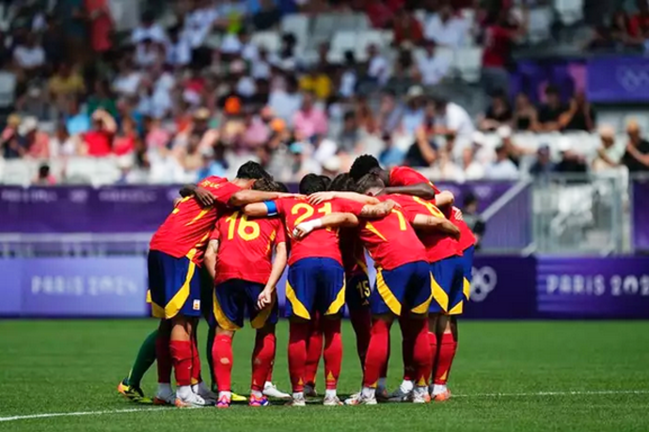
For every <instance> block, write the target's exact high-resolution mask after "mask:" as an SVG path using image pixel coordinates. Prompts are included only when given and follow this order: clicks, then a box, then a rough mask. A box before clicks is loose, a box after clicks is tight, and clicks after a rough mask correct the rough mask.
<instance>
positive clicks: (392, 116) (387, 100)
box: [377, 91, 403, 134]
mask: <svg viewBox="0 0 649 432" xmlns="http://www.w3.org/2000/svg"><path fill="white" fill-rule="evenodd" d="M402 114H403V107H402V106H401V104H400V103H398V101H397V98H396V96H395V94H394V93H393V92H391V91H386V92H384V93H383V95H382V96H381V103H380V106H379V113H378V116H377V123H378V124H377V126H378V128H379V130H381V131H382V132H383V133H388V134H391V133H392V132H394V131H396V130H397V128H398V127H399V125H400V124H401V116H402Z"/></svg>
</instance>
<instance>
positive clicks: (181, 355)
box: [169, 340, 192, 386]
mask: <svg viewBox="0 0 649 432" xmlns="http://www.w3.org/2000/svg"><path fill="white" fill-rule="evenodd" d="M169 348H170V351H171V361H172V363H173V365H174V372H175V375H176V383H177V384H178V385H179V386H188V385H191V383H192V343H191V342H190V341H178V340H172V341H171V342H169Z"/></svg>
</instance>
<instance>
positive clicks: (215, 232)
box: [210, 225, 221, 241]
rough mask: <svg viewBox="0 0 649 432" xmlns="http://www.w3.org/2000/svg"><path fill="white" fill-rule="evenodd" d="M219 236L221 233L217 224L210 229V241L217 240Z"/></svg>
mask: <svg viewBox="0 0 649 432" xmlns="http://www.w3.org/2000/svg"><path fill="white" fill-rule="evenodd" d="M220 238H221V233H220V232H219V227H218V225H217V226H215V227H214V229H212V232H211V233H210V241H212V240H219V239H220Z"/></svg>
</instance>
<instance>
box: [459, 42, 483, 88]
mask: <svg viewBox="0 0 649 432" xmlns="http://www.w3.org/2000/svg"><path fill="white" fill-rule="evenodd" d="M482 52H483V49H482V48H480V47H467V48H460V49H458V50H456V51H455V68H456V69H457V70H458V72H459V74H460V77H461V78H462V79H463V80H464V81H466V82H468V83H477V82H478V81H480V69H481V66H482Z"/></svg>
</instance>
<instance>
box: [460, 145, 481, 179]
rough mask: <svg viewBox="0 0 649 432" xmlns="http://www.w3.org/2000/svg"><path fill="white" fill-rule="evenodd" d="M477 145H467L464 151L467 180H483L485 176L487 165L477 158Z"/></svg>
mask: <svg viewBox="0 0 649 432" xmlns="http://www.w3.org/2000/svg"><path fill="white" fill-rule="evenodd" d="M477 150H478V148H477V146H475V145H473V146H471V147H467V148H465V149H464V150H463V151H462V166H463V168H464V178H465V179H466V180H481V179H483V178H484V176H485V165H484V164H482V163H480V162H479V161H478V160H477V159H476V153H477Z"/></svg>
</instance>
